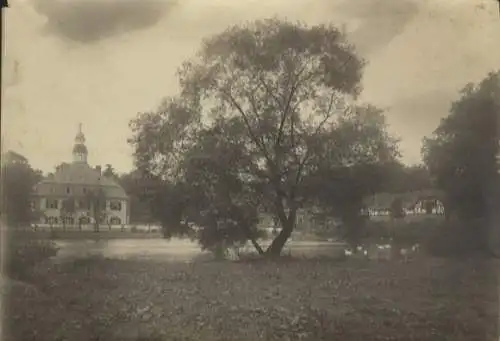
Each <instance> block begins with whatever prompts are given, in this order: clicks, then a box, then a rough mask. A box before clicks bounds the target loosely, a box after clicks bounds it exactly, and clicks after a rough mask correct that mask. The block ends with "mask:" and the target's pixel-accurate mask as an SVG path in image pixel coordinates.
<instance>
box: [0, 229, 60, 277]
mask: <svg viewBox="0 0 500 341" xmlns="http://www.w3.org/2000/svg"><path fill="white" fill-rule="evenodd" d="M7 239H8V241H9V243H8V246H7V248H6V261H5V273H6V274H7V276H9V277H11V278H14V279H20V280H22V279H26V277H27V275H28V274H29V273H30V272H31V271H32V270H33V269H34V267H35V266H36V265H37V264H39V263H41V262H43V261H46V260H47V259H49V258H50V257H53V256H55V255H57V251H58V248H57V246H56V245H55V243H54V242H52V241H51V240H48V239H40V238H36V237H35V236H34V235H33V233H32V232H26V231H23V232H12V231H11V232H10V233H9V235H8V236H7Z"/></svg>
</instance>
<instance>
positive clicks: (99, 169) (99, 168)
mask: <svg viewBox="0 0 500 341" xmlns="http://www.w3.org/2000/svg"><path fill="white" fill-rule="evenodd" d="M95 170H96V171H98V172H99V174H101V166H95Z"/></svg>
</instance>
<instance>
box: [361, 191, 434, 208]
mask: <svg viewBox="0 0 500 341" xmlns="http://www.w3.org/2000/svg"><path fill="white" fill-rule="evenodd" d="M396 198H400V199H401V200H402V201H403V207H406V208H408V207H411V206H413V205H414V204H416V203H417V201H419V200H424V199H438V200H441V201H443V200H444V193H443V192H442V191H440V190H437V189H425V190H420V191H413V192H404V193H377V194H375V195H372V196H368V197H366V198H365V199H364V203H365V205H366V206H367V207H368V208H373V209H389V208H390V207H391V205H392V202H393V201H394V199H396Z"/></svg>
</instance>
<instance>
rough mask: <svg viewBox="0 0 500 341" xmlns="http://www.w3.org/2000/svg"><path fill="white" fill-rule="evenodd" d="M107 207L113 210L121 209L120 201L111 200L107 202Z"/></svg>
mask: <svg viewBox="0 0 500 341" xmlns="http://www.w3.org/2000/svg"><path fill="white" fill-rule="evenodd" d="M109 207H110V208H111V210H113V211H121V210H122V203H121V202H120V201H111V202H110V204H109Z"/></svg>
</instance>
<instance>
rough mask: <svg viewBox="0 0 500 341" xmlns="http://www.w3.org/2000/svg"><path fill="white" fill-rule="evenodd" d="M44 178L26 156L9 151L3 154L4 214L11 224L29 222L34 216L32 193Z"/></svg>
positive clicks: (16, 224)
mask: <svg viewBox="0 0 500 341" xmlns="http://www.w3.org/2000/svg"><path fill="white" fill-rule="evenodd" d="M41 179H42V173H41V171H39V170H34V169H33V168H31V165H30V164H29V161H28V159H26V158H25V157H24V156H22V155H20V154H18V153H16V152H13V151H8V152H7V153H5V154H4V155H2V205H1V206H2V215H4V217H5V218H6V221H7V224H9V225H10V226H18V225H21V224H27V223H30V222H31V221H32V219H33V218H35V217H34V214H35V212H34V208H32V207H31V195H32V194H33V188H34V186H35V185H36V184H37V183H38V182H39V181H40V180H41Z"/></svg>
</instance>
